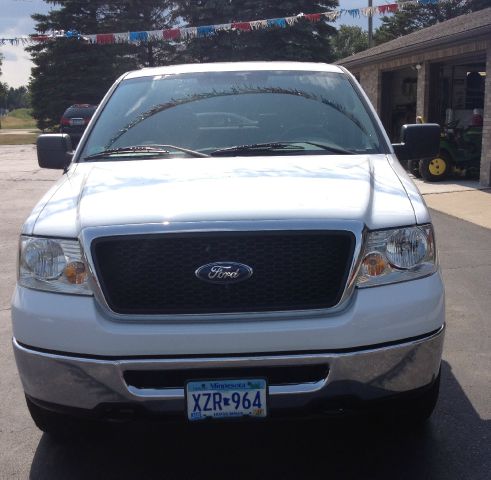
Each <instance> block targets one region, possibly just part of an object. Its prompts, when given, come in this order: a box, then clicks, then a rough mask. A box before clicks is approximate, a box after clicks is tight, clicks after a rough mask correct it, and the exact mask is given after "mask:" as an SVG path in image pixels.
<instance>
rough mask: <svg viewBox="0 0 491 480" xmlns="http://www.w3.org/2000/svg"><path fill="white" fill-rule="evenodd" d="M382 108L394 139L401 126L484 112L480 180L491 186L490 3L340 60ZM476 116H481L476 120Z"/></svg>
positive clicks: (471, 118) (471, 119)
mask: <svg viewBox="0 0 491 480" xmlns="http://www.w3.org/2000/svg"><path fill="white" fill-rule="evenodd" d="M338 64H340V65H343V66H345V67H346V68H347V69H348V70H349V71H351V73H353V74H354V75H355V77H356V78H357V79H358V81H359V82H360V83H361V85H362V87H363V88H364V90H365V92H366V93H367V95H368V96H369V98H370V100H371V101H372V103H373V105H374V107H375V108H376V109H377V111H378V113H379V115H380V117H381V119H382V122H383V123H384V126H385V127H386V129H387V132H388V134H389V136H390V137H391V140H393V141H398V140H399V139H398V138H397V137H398V135H399V131H400V126H401V125H402V124H404V123H414V121H415V118H416V116H417V115H421V116H423V118H424V119H425V121H428V122H436V123H439V124H445V123H447V122H449V121H450V120H454V121H455V120H458V121H459V126H461V127H466V126H469V125H471V124H474V125H475V124H476V122H479V115H482V118H483V127H482V151H481V164H480V172H479V176H480V182H481V185H483V186H487V187H489V186H491V8H486V9H484V10H481V11H478V12H474V13H471V14H468V15H462V16H460V17H456V18H453V19H452V20H448V21H446V22H442V23H439V24H436V25H433V26H431V27H428V28H425V29H422V30H420V31H418V32H414V33H411V34H409V35H406V36H404V37H400V38H397V39H395V40H392V41H390V42H387V43H384V44H382V45H378V46H376V47H374V48H371V49H369V50H365V51H363V52H360V53H358V54H355V55H352V56H350V57H347V58H344V59H343V60H340V61H339V62H338ZM476 116H477V120H476Z"/></svg>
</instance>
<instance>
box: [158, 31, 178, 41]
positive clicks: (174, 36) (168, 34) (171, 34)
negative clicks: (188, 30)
mask: <svg viewBox="0 0 491 480" xmlns="http://www.w3.org/2000/svg"><path fill="white" fill-rule="evenodd" d="M162 35H163V37H164V40H178V39H179V38H181V30H179V29H178V28H169V29H168V30H163V31H162Z"/></svg>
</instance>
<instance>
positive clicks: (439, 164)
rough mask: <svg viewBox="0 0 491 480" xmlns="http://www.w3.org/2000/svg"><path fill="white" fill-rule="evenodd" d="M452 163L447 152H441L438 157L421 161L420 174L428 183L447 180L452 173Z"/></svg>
mask: <svg viewBox="0 0 491 480" xmlns="http://www.w3.org/2000/svg"><path fill="white" fill-rule="evenodd" d="M451 170H452V161H451V159H450V156H449V155H448V154H447V153H446V152H440V154H439V155H438V157H436V158H432V159H424V160H420V161H419V173H420V175H421V177H423V179H424V180H426V181H427V182H439V181H441V180H445V179H446V178H447V177H448V176H449V175H450V173H451Z"/></svg>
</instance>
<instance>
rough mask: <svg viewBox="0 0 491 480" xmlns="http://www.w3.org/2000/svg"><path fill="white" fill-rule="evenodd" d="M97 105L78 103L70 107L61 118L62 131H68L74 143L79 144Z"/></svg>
mask: <svg viewBox="0 0 491 480" xmlns="http://www.w3.org/2000/svg"><path fill="white" fill-rule="evenodd" d="M96 108H97V105H89V104H77V105H72V106H71V107H68V108H67V109H66V110H65V113H64V114H63V116H62V117H61V120H60V132H61V133H68V135H70V138H71V140H72V143H73V144H75V145H76V144H77V143H78V142H79V140H80V138H81V137H82V134H83V133H84V130H85V128H86V127H87V125H88V123H89V121H90V119H91V118H92V115H94V112H95V110H96Z"/></svg>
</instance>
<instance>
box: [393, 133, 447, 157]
mask: <svg viewBox="0 0 491 480" xmlns="http://www.w3.org/2000/svg"><path fill="white" fill-rule="evenodd" d="M392 146H393V147H394V151H395V153H396V155H397V158H398V159H399V161H400V162H407V161H408V160H421V159H423V158H434V157H436V156H437V155H438V153H439V152H440V125H438V124H437V123H424V124H422V125H421V124H414V125H403V126H402V128H401V143H395V144H393V145H392Z"/></svg>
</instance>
